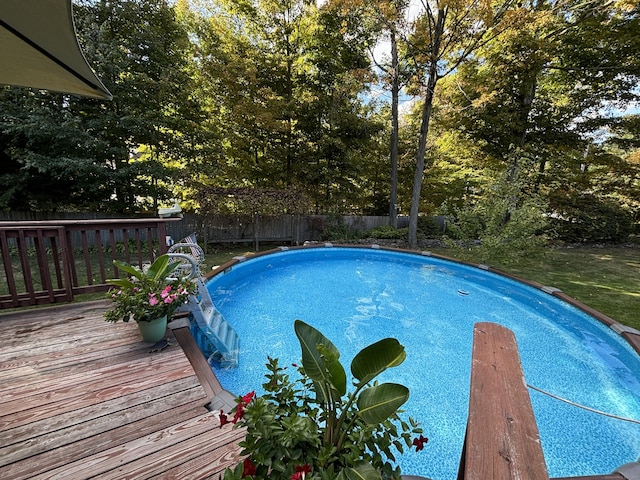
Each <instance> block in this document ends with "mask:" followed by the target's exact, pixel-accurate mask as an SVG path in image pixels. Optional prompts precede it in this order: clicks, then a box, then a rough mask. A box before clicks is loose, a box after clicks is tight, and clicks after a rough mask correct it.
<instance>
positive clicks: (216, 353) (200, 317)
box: [169, 253, 240, 368]
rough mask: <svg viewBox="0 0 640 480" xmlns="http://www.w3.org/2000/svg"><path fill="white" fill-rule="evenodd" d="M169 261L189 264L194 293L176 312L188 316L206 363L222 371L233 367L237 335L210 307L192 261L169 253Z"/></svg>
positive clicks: (208, 296)
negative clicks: (195, 286) (218, 366)
mask: <svg viewBox="0 0 640 480" xmlns="http://www.w3.org/2000/svg"><path fill="white" fill-rule="evenodd" d="M169 257H171V258H172V260H173V259H175V260H176V261H180V260H184V261H187V263H190V264H191V268H190V275H189V277H192V278H193V280H194V281H195V282H196V284H197V286H198V291H197V292H196V294H195V295H192V296H190V298H189V302H188V303H186V304H185V305H182V306H181V307H180V308H178V311H182V312H189V313H190V314H191V318H192V321H191V334H192V335H193V337H194V338H195V340H196V343H197V344H198V347H200V349H201V350H202V353H203V354H204V355H205V356H206V357H207V359H208V361H209V363H211V362H212V361H215V362H218V363H219V364H220V366H222V367H223V368H233V367H237V366H238V346H239V343H240V342H239V338H238V334H237V333H236V331H235V330H234V329H233V327H232V326H231V325H229V323H228V322H227V321H226V320H225V318H224V316H223V315H222V313H220V311H218V309H217V308H216V307H215V305H214V304H213V300H211V295H210V294H209V290H208V289H207V285H206V284H205V282H204V280H203V278H202V277H201V276H200V272H199V270H198V269H197V268H196V263H195V261H194V259H193V257H192V256H190V255H187V254H182V253H170V254H169Z"/></svg>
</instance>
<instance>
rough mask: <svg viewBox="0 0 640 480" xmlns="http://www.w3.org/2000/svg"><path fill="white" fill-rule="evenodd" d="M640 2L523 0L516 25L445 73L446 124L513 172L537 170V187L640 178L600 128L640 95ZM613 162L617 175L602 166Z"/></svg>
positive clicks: (553, 189)
mask: <svg viewBox="0 0 640 480" xmlns="http://www.w3.org/2000/svg"><path fill="white" fill-rule="evenodd" d="M638 12H639V10H638V7H637V6H636V7H635V8H633V7H631V6H629V5H625V4H624V3H623V2H609V3H607V4H606V5H602V4H601V3H600V2H590V1H589V2H573V1H564V2H546V1H542V2H527V3H525V4H523V5H522V6H521V8H520V9H518V10H517V11H516V12H515V13H516V14H515V15H514V16H513V17H512V19H511V20H512V23H511V25H512V26H511V28H510V29H508V30H506V31H504V32H503V33H502V34H501V35H500V37H499V38H497V39H496V40H493V41H491V42H487V43H486V44H485V45H483V46H482V47H481V48H479V49H478V50H476V52H475V55H474V58H472V59H470V61H468V62H466V63H465V64H464V65H462V66H461V67H460V68H459V69H458V70H457V71H456V72H455V73H454V75H452V76H451V77H450V78H449V79H448V80H447V81H445V82H443V90H442V93H443V95H442V96H441V97H440V103H439V114H438V116H437V120H438V123H439V125H440V127H441V128H444V129H445V130H447V131H448V132H450V134H451V135H456V136H457V138H458V140H459V141H460V142H461V143H468V144H470V145H471V144H472V145H474V148H476V149H478V150H479V152H478V153H479V155H476V156H477V157H478V158H481V157H482V158H484V159H485V160H484V162H485V163H491V164H492V165H493V166H494V168H495V167H497V166H500V167H501V169H506V170H507V172H508V179H513V178H515V177H519V178H521V179H523V178H525V177H527V176H528V178H529V180H528V182H523V183H522V185H523V188H525V189H528V191H529V192H531V193H533V192H541V193H543V194H544V195H551V196H554V197H557V196H558V195H560V196H563V195H566V194H567V192H571V191H573V192H574V194H572V196H573V198H579V197H580V195H581V194H582V192H586V191H600V192H601V195H602V196H603V197H602V198H603V199H604V198H605V197H606V196H608V194H607V193H606V190H607V189H610V188H612V189H613V190H615V188H614V187H613V183H612V182H611V180H610V179H611V178H615V177H616V176H620V178H621V179H622V178H627V179H630V178H631V177H630V170H629V168H628V167H629V165H628V164H627V163H626V162H625V161H614V158H613V157H612V156H611V155H603V152H602V150H601V148H600V147H599V146H598V145H597V144H596V142H594V138H596V135H599V132H601V131H602V129H603V128H604V129H607V128H612V127H614V126H616V125H620V124H621V123H622V122H621V121H620V120H617V119H616V118H615V117H612V115H611V114H610V113H609V112H610V111H611V109H612V107H614V106H615V107H618V108H622V109H624V108H625V106H626V105H627V104H628V102H629V101H633V100H634V99H637V92H636V91H634V87H635V85H637V82H638V80H639V76H638V73H639V70H638V69H639V67H640V64H639V62H638V61H637V58H638V54H639V53H640V52H638V46H637V45H636V43H637V42H634V41H633V38H634V36H635V35H636V33H635V32H637V31H638V29H640V25H639V23H638V22H639V20H638ZM597 143H600V142H599V141H598V142H597ZM618 153H620V152H618ZM619 160H621V159H619ZM521 170H522V171H521ZM604 171H607V172H609V173H608V178H609V180H606V177H602V176H596V175H595V174H596V172H600V173H602V172H604ZM596 178H597V180H596ZM631 183H633V182H631ZM563 192H564V193H563ZM514 198H515V197H514ZM627 203H628V202H627ZM515 207H516V205H515V204H513V208H515Z"/></svg>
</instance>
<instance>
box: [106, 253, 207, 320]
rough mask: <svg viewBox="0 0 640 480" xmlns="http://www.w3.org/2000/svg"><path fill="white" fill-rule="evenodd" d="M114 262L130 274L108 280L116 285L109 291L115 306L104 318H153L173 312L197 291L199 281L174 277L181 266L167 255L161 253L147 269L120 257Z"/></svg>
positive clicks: (108, 296)
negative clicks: (173, 274) (174, 273)
mask: <svg viewBox="0 0 640 480" xmlns="http://www.w3.org/2000/svg"><path fill="white" fill-rule="evenodd" d="M113 264H114V265H115V266H116V267H117V268H118V269H120V270H122V271H123V272H126V273H128V274H129V275H130V278H116V279H111V280H107V282H108V283H110V284H112V285H115V287H116V288H112V289H111V290H109V292H108V293H107V298H109V299H111V300H112V301H113V303H114V306H113V307H112V308H111V309H110V310H108V311H107V312H105V314H104V316H105V320H107V321H108V322H114V323H115V322H117V321H119V320H122V321H123V322H128V321H129V320H130V319H132V318H133V320H135V321H136V322H141V321H147V322H148V321H151V320H155V319H157V318H160V317H163V316H165V315H166V316H171V315H173V313H174V312H175V311H176V310H177V309H178V307H180V305H182V304H184V303H185V302H187V301H188V300H189V296H191V295H194V294H195V291H196V288H197V285H196V283H195V282H193V281H192V280H189V279H186V278H171V277H170V275H171V273H172V272H173V271H174V270H175V269H176V268H177V267H178V266H180V263H179V262H171V260H170V258H169V256H168V255H160V256H159V257H158V258H156V260H155V261H154V262H153V263H152V264H151V265H150V266H149V268H147V269H146V270H140V269H138V268H136V267H134V266H132V265H129V264H127V263H122V262H119V261H117V260H114V261H113Z"/></svg>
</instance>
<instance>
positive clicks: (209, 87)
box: [196, 0, 381, 211]
mask: <svg viewBox="0 0 640 480" xmlns="http://www.w3.org/2000/svg"><path fill="white" fill-rule="evenodd" d="M197 28H198V29H197V30H196V37H197V39H196V43H197V45H198V63H199V64H200V65H201V67H202V76H203V78H204V81H203V84H206V86H205V89H206V90H205V92H206V93H207V95H210V96H213V97H214V98H215V99H216V101H217V102H219V103H217V105H218V106H217V109H218V111H217V112H216V115H217V116H218V118H220V121H221V123H222V124H223V125H224V127H225V136H226V142H224V145H223V156H224V157H226V160H225V165H224V166H221V170H223V171H224V174H222V175H217V176H216V177H214V178H211V179H210V180H209V182H210V184H211V185H215V186H217V187H224V188H227V187H241V186H252V187H256V188H268V189H273V188H275V189H288V188H292V187H293V188H302V189H305V190H307V191H308V192H309V196H311V197H313V202H314V204H315V209H316V211H327V210H331V209H333V210H341V209H343V208H350V203H351V199H354V198H357V197H358V192H357V185H358V184H359V183H361V182H360V178H361V177H362V176H363V171H362V169H363V168H366V165H364V164H363V163H362V162H361V161H360V159H361V158H362V157H364V156H366V155H367V152H368V151H369V146H370V144H371V139H372V138H374V136H375V134H376V133H377V131H379V130H380V129H381V125H380V123H379V122H378V121H377V119H375V118H374V117H373V115H372V112H370V111H369V110H367V109H366V108H365V106H364V105H363V102H362V100H361V99H360V97H359V96H360V95H361V93H362V92H363V91H364V89H365V88H366V86H367V82H368V81H369V79H370V72H369V69H368V66H369V63H368V59H367V57H366V48H365V45H366V43H367V42H366V41H363V38H365V37H366V35H367V32H368V30H367V28H365V26H363V25H362V22H361V21H360V15H359V12H357V11H339V10H336V9H333V8H331V7H330V6H329V5H327V6H324V7H322V8H318V7H316V6H315V4H312V3H309V2H304V1H300V0H295V1H294V0H291V1H287V2H271V1H266V0H265V1H260V2H256V3H251V2H221V3H220V4H219V5H217V6H216V7H215V15H214V14H213V12H211V13H209V12H205V14H204V15H202V17H201V19H200V22H199V23H198V27H197ZM358 203H359V202H353V204H358Z"/></svg>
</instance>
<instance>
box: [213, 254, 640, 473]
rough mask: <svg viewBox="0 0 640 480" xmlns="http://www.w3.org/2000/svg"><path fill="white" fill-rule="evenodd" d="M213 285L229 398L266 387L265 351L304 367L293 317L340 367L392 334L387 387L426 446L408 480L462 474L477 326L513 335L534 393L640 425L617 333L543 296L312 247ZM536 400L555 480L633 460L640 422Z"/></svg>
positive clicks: (487, 280) (448, 265) (399, 260)
mask: <svg viewBox="0 0 640 480" xmlns="http://www.w3.org/2000/svg"><path fill="white" fill-rule="evenodd" d="M208 287H209V290H210V292H211V295H212V298H213V301H214V303H215V305H216V306H217V308H218V310H220V312H221V313H222V314H223V315H224V316H225V318H226V319H227V321H228V322H230V323H231V324H232V325H233V327H234V328H235V329H236V331H237V332H238V334H239V336H240V364H239V367H238V368H237V369H229V370H225V369H216V371H215V373H216V375H217V376H218V378H219V380H220V382H221V384H222V385H223V387H224V388H226V389H227V390H229V391H231V392H234V393H236V394H243V393H246V392H248V391H251V390H256V391H257V392H259V391H260V385H261V384H262V383H264V374H265V373H266V369H265V367H264V364H265V362H266V358H267V356H271V357H277V358H279V359H280V362H281V364H282V365H287V364H291V363H296V362H299V360H300V349H299V344H298V341H297V338H296V337H295V334H294V332H293V322H294V320H295V319H302V320H304V321H305V322H307V323H309V324H310V325H313V326H314V327H315V328H317V329H319V330H320V331H321V332H322V333H323V334H324V335H325V336H326V337H328V338H329V339H330V340H331V341H333V342H334V343H335V344H336V346H337V347H338V349H339V350H340V351H341V353H342V357H341V358H342V360H343V364H345V365H349V363H350V361H351V358H353V356H354V355H355V354H356V353H357V352H358V351H359V350H360V349H362V348H363V347H365V346H367V345H368V344H370V343H372V342H374V341H376V340H379V339H381V338H384V337H395V338H397V339H398V340H399V341H400V343H402V344H403V345H404V346H405V348H406V351H407V359H406V361H405V362H404V363H403V364H402V365H401V366H400V367H397V368H394V369H392V370H390V371H388V372H385V375H386V377H383V378H381V381H382V380H392V381H394V382H398V383H402V384H404V385H406V386H407V387H409V389H410V392H411V396H410V398H409V401H408V402H407V404H405V406H404V409H405V410H406V412H407V413H406V415H410V416H412V417H413V418H415V419H416V420H418V421H419V422H421V424H422V427H423V429H424V431H425V436H427V437H429V443H428V444H427V445H426V446H425V449H424V450H423V451H421V452H418V453H416V452H411V453H409V454H405V455H403V456H402V457H401V458H400V465H401V466H402V469H403V472H404V473H405V474H414V475H423V476H427V477H429V478H432V479H434V480H446V479H451V478H455V477H456V474H457V470H458V465H459V461H460V455H461V449H462V444H463V439H464V429H465V425H466V417H467V412H468V391H469V376H470V364H471V346H472V335H473V325H474V324H475V323H477V322H484V321H490V322H495V323H499V324H501V325H504V326H505V327H507V328H510V329H511V330H513V332H514V333H515V336H516V339H517V342H518V347H519V350H520V356H521V360H522V366H523V370H524V373H525V379H526V381H527V383H529V384H530V385H532V386H535V387H537V388H540V389H543V390H546V391H548V392H551V393H553V394H555V395H558V396H561V397H564V398H567V399H569V400H571V401H572V402H576V403H578V404H582V405H586V406H588V407H591V408H594V409H597V410H601V411H605V412H608V413H611V414H614V415H618V416H621V417H627V418H632V419H640V358H639V357H638V355H637V354H636V353H635V352H634V351H633V349H631V347H629V345H628V344H627V343H626V342H625V341H624V340H623V339H621V337H619V336H618V335H617V334H616V333H615V332H613V331H612V330H611V329H610V328H608V327H607V326H605V325H603V324H602V323H600V322H598V321H596V320H595V319H593V318H592V317H589V316H588V315H586V314H585V313H583V312H581V311H580V310H578V309H576V308H574V307H573V306H571V305H569V304H567V303H565V302H562V301H560V300H558V299H556V298H554V297H553V296H551V295H549V294H547V293H545V292H542V291H540V290H538V289H534V288H532V287H530V286H528V285H525V284H523V283H521V282H517V281H514V280H511V279H508V278H506V277H503V276H500V275H496V274H494V273H491V272H487V271H484V270H482V269H480V268H476V267H472V266H468V265H463V264H459V263H455V262H449V261H446V260H442V259H437V258H433V257H429V256H422V255H415V254H407V253H402V252H395V251H387V250H379V249H362V248H342V247H340V248H338V247H332V248H308V249H295V250H287V251H281V252H278V253H274V254H269V255H263V256H259V257H257V258H255V259H250V260H246V261H244V262H241V263H238V264H236V265H235V266H233V268H230V269H227V270H226V271H225V272H224V273H222V274H218V275H216V276H215V277H214V278H212V279H211V281H210V282H209V283H208ZM530 396H531V401H532V404H533V408H534V412H535V414H536V420H537V422H538V428H539V430H540V437H541V440H542V446H543V450H544V453H545V458H546V461H547V466H548V469H549V474H550V476H551V477H561V476H577V475H593V474H603V473H609V472H611V471H613V470H614V469H615V468H617V467H618V466H620V465H622V464H624V463H627V462H632V461H635V460H637V458H638V456H639V455H640V425H638V424H634V423H629V422H623V421H621V420H617V419H613V418H609V417H604V416H600V415H596V414H594V413H592V412H588V411H585V410H582V409H579V408H576V407H574V406H572V405H568V404H566V403H562V402H559V401H558V400H555V399H553V398H551V397H549V396H546V395H543V394H541V393H539V392H537V391H533V390H530Z"/></svg>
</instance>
